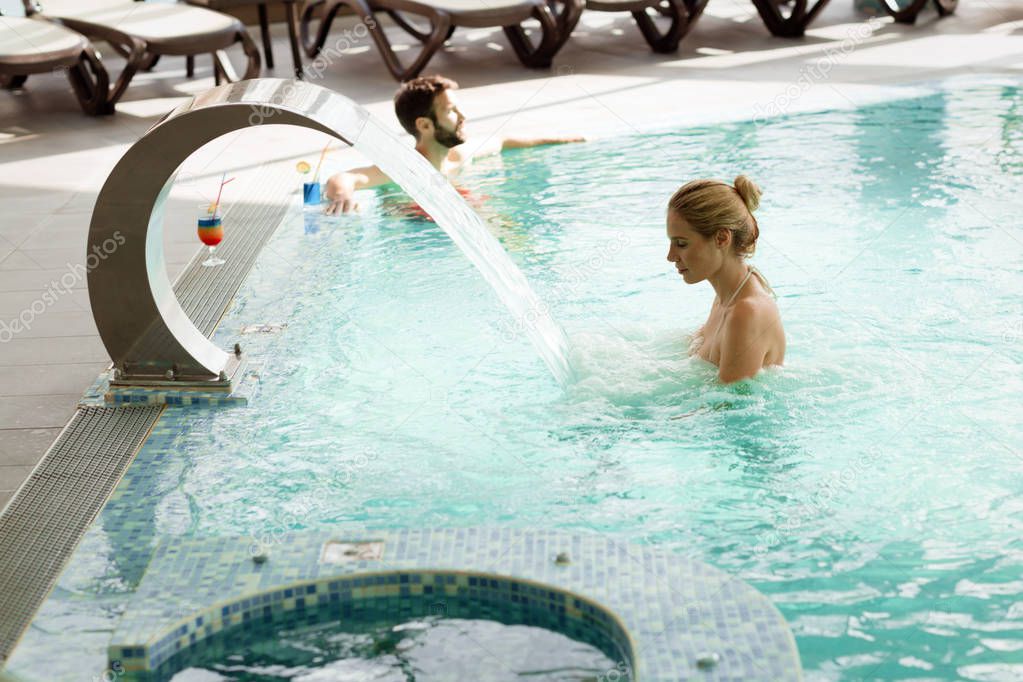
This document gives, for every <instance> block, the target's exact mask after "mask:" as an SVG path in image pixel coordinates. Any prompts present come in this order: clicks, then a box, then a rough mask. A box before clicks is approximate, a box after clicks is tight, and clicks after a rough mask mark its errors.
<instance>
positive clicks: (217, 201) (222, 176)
mask: <svg viewBox="0 0 1023 682" xmlns="http://www.w3.org/2000/svg"><path fill="white" fill-rule="evenodd" d="M226 177H227V173H224V174H223V175H221V176H220V189H219V190H217V200H216V201H214V202H213V210H212V211H211V213H212V214H213V215H217V209H218V208H220V195H221V194H222V193H223V192H224V185H226V184H227V183H229V182H231V180H234V178H231V180H225V179H224V178H226Z"/></svg>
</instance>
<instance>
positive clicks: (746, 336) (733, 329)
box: [718, 299, 770, 384]
mask: <svg viewBox="0 0 1023 682" xmlns="http://www.w3.org/2000/svg"><path fill="white" fill-rule="evenodd" d="M766 313H767V311H766V310H764V309H763V307H762V306H761V305H760V304H759V303H758V302H757V301H755V300H750V299H744V300H741V301H737V302H736V303H735V306H733V308H732V311H731V313H730V314H729V315H728V319H726V320H725V323H724V329H722V330H721V360H720V362H719V363H718V379H719V380H721V382H722V383H725V384H730V383H732V382H733V381H739V380H740V379H748V378H749V377H751V376H753V375H755V374H756V373H757V372H759V371H760V370H761V369H762V368H763V366H764V358H765V357H766V356H767V351H768V344H769V343H770V335H769V334H767V333H766V332H767V331H768V327H769V325H770V321H769V319H768V318H769V316H768V315H767V314H766Z"/></svg>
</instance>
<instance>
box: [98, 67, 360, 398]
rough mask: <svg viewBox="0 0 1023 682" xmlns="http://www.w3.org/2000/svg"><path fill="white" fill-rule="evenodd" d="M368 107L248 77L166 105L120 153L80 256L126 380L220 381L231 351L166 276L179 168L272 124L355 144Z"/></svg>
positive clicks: (295, 84) (305, 87)
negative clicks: (202, 325)
mask: <svg viewBox="0 0 1023 682" xmlns="http://www.w3.org/2000/svg"><path fill="white" fill-rule="evenodd" d="M368 118H369V114H368V113H367V112H366V111H365V110H364V109H363V108H362V107H360V106H359V105H357V104H355V103H354V102H352V101H351V100H350V99H348V98H347V97H344V96H342V95H339V94H337V93H336V92H333V91H331V90H327V89H326V88H322V87H320V86H317V85H312V84H309V83H305V82H301V81H293V80H284V79H270V78H265V79H255V80H247V81H240V82H237V83H231V84H227V85H223V86H220V87H217V88H214V89H212V90H209V91H207V92H204V93H202V94H199V95H196V96H195V97H194V98H193V99H192V100H191V101H190V102H188V103H186V104H183V105H181V106H180V107H178V108H177V109H175V110H174V111H172V112H170V113H169V114H168V115H167V116H165V117H164V118H163V119H162V120H161V121H160V122H158V123H157V124H156V125H154V126H153V127H152V128H151V129H150V130H149V131H148V132H147V133H146V134H145V135H143V136H142V138H141V139H140V140H139V141H138V142H136V143H135V144H134V145H132V147H131V148H130V149H129V150H128V151H127V152H126V153H125V155H124V156H123V157H122V158H121V160H120V161H119V162H118V163H117V165H116V166H115V167H114V170H113V171H112V172H111V173H110V176H109V177H108V178H107V180H106V182H105V183H104V185H103V189H102V190H100V193H99V197H98V198H97V200H96V206H95V208H94V209H93V214H92V223H91V225H90V228H89V243H88V251H87V254H99V253H101V252H102V253H103V254H104V256H105V257H104V259H103V260H102V262H100V263H98V264H97V266H96V267H92V268H89V270H88V282H89V299H90V302H91V304H92V312H93V316H94V317H95V320H96V326H97V328H98V329H99V333H100V336H101V338H102V339H103V343H104V345H105V346H106V349H107V351H108V352H109V353H110V357H111V359H112V360H113V361H114V365H115V368H116V370H117V372H116V374H115V376H117V377H119V379H120V381H122V382H125V383H145V382H149V381H154V380H161V379H164V378H166V377H168V372H172V373H173V374H172V376H173V378H174V379H175V380H179V381H181V380H185V381H193V382H194V381H198V382H209V383H211V384H218V383H220V384H223V383H225V374H222V373H225V372H226V373H230V372H229V368H230V366H231V364H232V362H233V359H234V356H233V355H232V354H229V353H227V352H225V351H223V350H221V349H220V348H217V347H216V346H215V345H214V344H213V343H212V342H210V340H209V339H207V338H206V337H205V336H204V335H203V333H202V332H200V331H199V330H198V329H197V328H196V327H195V325H194V324H193V323H192V322H191V321H190V320H189V319H188V316H187V315H185V313H184V311H183V310H182V309H181V306H180V305H179V303H178V300H177V297H176V296H175V294H174V291H173V289H172V287H171V283H170V280H169V279H168V277H167V269H166V264H165V261H164V253H163V213H164V202H165V201H166V199H167V196H168V194H169V192H170V188H171V186H172V185H173V183H174V178H175V175H176V173H177V169H178V167H179V166H180V164H181V162H182V161H184V160H185V159H186V158H187V157H188V156H189V155H190V154H191V153H192V152H194V151H195V150H197V149H198V148H199V147H201V146H202V145H204V144H205V143H207V142H209V141H210V140H213V139H214V138H216V137H219V136H220V135H223V134H225V133H229V132H231V131H234V130H240V129H242V128H246V127H249V126H256V125H262V124H269V123H280V124H289V125H296V126H302V127H305V128H312V129H314V130H319V131H322V132H325V133H327V134H329V135H333V136H334V137H337V138H338V139H340V140H341V141H342V142H345V143H346V144H349V145H351V144H353V143H354V141H355V140H357V139H358V137H359V135H360V133H361V131H362V129H363V128H364V127H365V125H366V122H367V120H368Z"/></svg>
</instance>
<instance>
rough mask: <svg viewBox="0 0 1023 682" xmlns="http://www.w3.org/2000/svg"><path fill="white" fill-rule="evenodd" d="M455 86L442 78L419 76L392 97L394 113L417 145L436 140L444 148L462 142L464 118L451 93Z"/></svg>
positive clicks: (463, 138) (452, 82)
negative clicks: (413, 137)
mask: <svg viewBox="0 0 1023 682" xmlns="http://www.w3.org/2000/svg"><path fill="white" fill-rule="evenodd" d="M457 89H458V83H456V82H455V81H453V80H451V79H449V78H444V77H442V76H422V77H420V78H415V79H413V80H410V81H408V82H407V83H402V86H401V87H400V88H399V89H398V92H397V94H395V95H394V113H395V115H396V116H397V117H398V121H399V122H401V127H402V128H404V129H405V130H406V131H408V133H409V134H410V135H413V136H415V138H416V142H417V143H420V142H428V141H430V140H434V141H436V142H437V143H438V144H440V145H443V146H445V147H455V146H457V145H460V144H462V143H463V142H465V133H464V131H463V125H464V122H465V117H464V116H462V112H461V111H459V110H458V104H457V102H455V101H454V99H453V97H452V94H453V93H452V91H453V90H457Z"/></svg>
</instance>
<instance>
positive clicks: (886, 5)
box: [881, 0, 959, 24]
mask: <svg viewBox="0 0 1023 682" xmlns="http://www.w3.org/2000/svg"><path fill="white" fill-rule="evenodd" d="M931 1H932V0H913V1H912V2H911V3H910V4H908V5H906V6H905V7H900V6H899V3H898V2H897V0H881V7H882V8H883V9H884V11H885V12H887V13H888V15H889V16H890V17H892V18H893V19H895V21H897V22H899V23H900V24H915V23H916V17H917V15H919V14H920V12H921V11H922V10H923V8H924V7H926V6H927V3H928V2H931ZM933 2H934V7H935V9H937V10H938V16H939V17H947V16H948V15H950V14H952V13H953V12H955V11H956V5H957V4H958V3H959V0H933Z"/></svg>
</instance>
